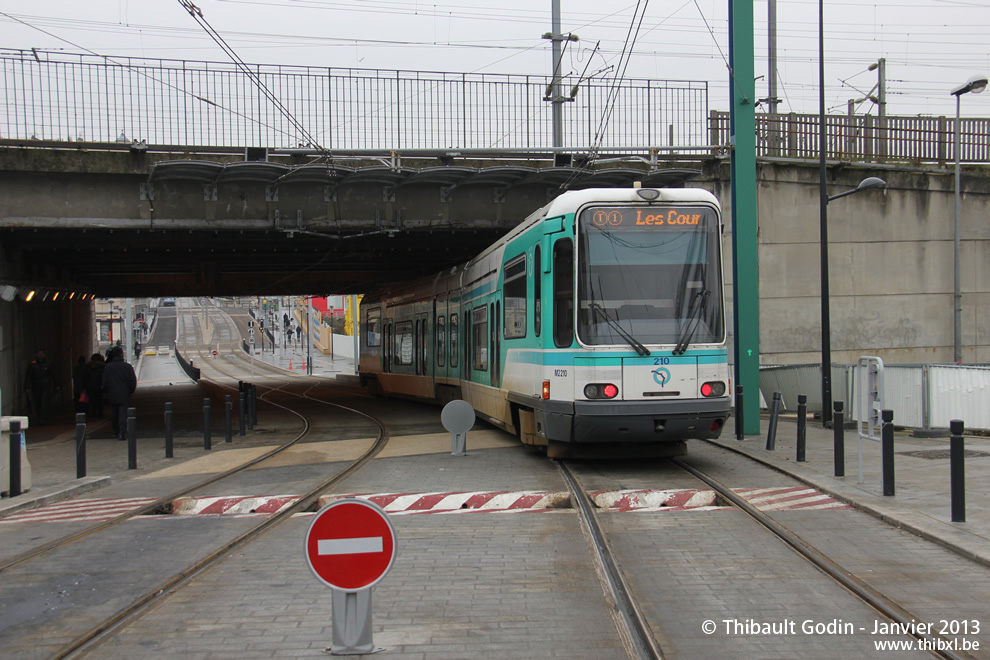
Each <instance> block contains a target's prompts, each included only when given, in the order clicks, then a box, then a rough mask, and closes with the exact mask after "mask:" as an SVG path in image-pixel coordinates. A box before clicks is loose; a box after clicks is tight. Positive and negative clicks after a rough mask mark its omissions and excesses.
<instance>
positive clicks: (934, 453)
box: [897, 449, 990, 461]
mask: <svg viewBox="0 0 990 660" xmlns="http://www.w3.org/2000/svg"><path fill="white" fill-rule="evenodd" d="M897 453H898V454H900V455H901V456H914V457H915V458H927V459H928V460H930V461H934V460H938V459H941V458H945V459H947V458H949V450H948V449H924V450H921V451H899V452H897ZM963 456H965V457H966V458H980V457H981V456H990V452H985V451H976V450H975V449H964V450H963Z"/></svg>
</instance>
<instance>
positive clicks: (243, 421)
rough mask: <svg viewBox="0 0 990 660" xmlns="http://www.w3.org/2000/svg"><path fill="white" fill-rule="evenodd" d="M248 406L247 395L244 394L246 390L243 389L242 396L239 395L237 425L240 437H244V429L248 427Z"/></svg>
mask: <svg viewBox="0 0 990 660" xmlns="http://www.w3.org/2000/svg"><path fill="white" fill-rule="evenodd" d="M246 405H247V395H246V394H245V393H244V390H243V389H242V390H241V392H240V394H238V395H237V423H238V430H237V435H239V436H243V435H244V428H245V427H246V426H247V408H245V406H246Z"/></svg>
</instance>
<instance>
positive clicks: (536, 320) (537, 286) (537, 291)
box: [533, 245, 543, 337]
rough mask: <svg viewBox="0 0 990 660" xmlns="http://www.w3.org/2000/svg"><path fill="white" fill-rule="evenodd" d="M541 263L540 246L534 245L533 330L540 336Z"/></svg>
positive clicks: (541, 320)
mask: <svg viewBox="0 0 990 660" xmlns="http://www.w3.org/2000/svg"><path fill="white" fill-rule="evenodd" d="M542 268H543V265H542V263H541V259H540V246H539V245H537V246H536V252H535V253H534V256H533V331H534V332H535V333H536V336H537V337H539V336H540V330H542V329H543V286H542V283H543V270H542Z"/></svg>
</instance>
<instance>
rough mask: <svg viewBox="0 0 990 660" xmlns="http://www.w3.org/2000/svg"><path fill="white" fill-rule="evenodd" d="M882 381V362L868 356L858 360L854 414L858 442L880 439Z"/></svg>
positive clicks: (882, 404) (882, 402)
mask: <svg viewBox="0 0 990 660" xmlns="http://www.w3.org/2000/svg"><path fill="white" fill-rule="evenodd" d="M864 380H865V382H864ZM883 380H884V379H883V360H881V359H880V358H878V357H870V356H863V357H861V358H859V362H857V363H856V392H857V395H856V396H857V399H858V403H859V405H858V406H856V410H855V411H854V412H855V413H856V429H857V431H859V437H860V441H862V439H863V438H866V439H868V440H879V439H880V429H881V425H882V422H883V420H882V419H881V417H880V411H881V410H883V408H884V388H883ZM864 424H865V425H866V427H865V429H864V426H863V425H864Z"/></svg>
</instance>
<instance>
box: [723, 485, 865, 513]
mask: <svg viewBox="0 0 990 660" xmlns="http://www.w3.org/2000/svg"><path fill="white" fill-rule="evenodd" d="M732 491H733V492H734V493H736V494H737V495H739V496H740V497H742V498H743V499H745V500H746V501H747V502H749V503H750V504H752V505H753V506H755V507H756V508H757V509H760V510H761V511H785V510H792V509H851V508H852V507H850V506H849V505H848V504H845V503H843V502H839V501H838V500H835V499H832V498H831V497H829V496H828V495H826V494H825V493H822V492H820V491H817V490H815V489H814V488H802V487H793V488H787V487H781V488H733V489H732Z"/></svg>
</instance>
